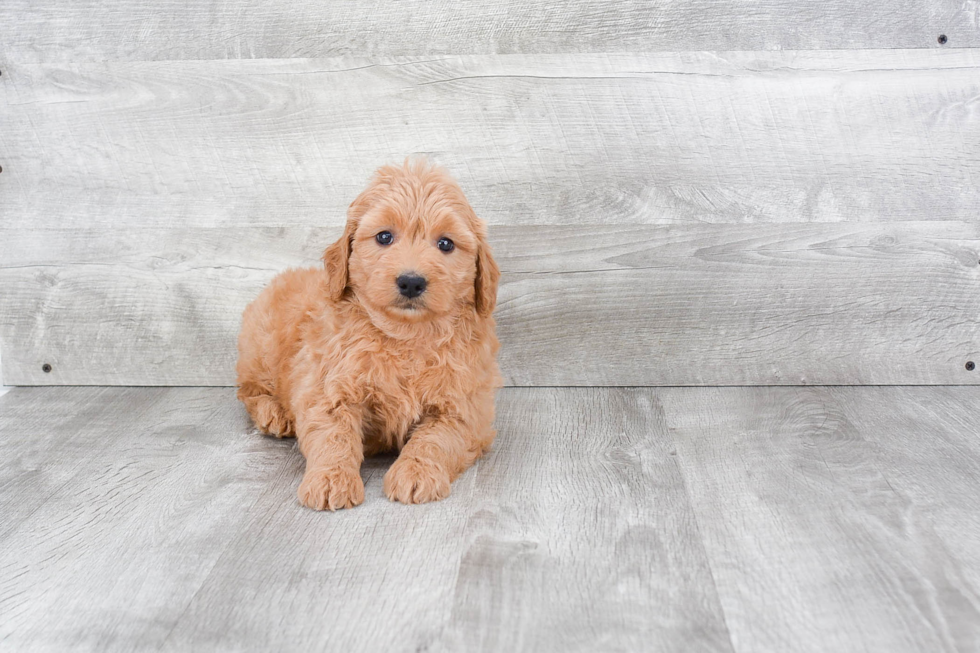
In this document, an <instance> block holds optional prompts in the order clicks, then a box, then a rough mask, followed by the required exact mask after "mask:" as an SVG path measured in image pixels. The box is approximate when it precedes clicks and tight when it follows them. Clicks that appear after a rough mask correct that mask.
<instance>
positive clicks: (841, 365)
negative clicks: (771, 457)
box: [0, 221, 980, 386]
mask: <svg viewBox="0 0 980 653" xmlns="http://www.w3.org/2000/svg"><path fill="white" fill-rule="evenodd" d="M338 235H339V231H338V230H337V229H335V228H324V229H309V228H300V227H290V228H286V227H282V228H277V229H273V228H235V229H231V228H229V229H225V228H216V229H185V230H179V231H178V230H169V229H127V230H121V231H109V232H106V231H103V230H98V229H87V230H74V229H64V230H35V231H25V230H6V231H3V232H0V237H2V238H3V239H4V242H5V244H6V251H7V252H9V253H8V254H7V261H9V262H8V263H7V264H5V265H3V266H0V287H3V288H4V289H5V292H4V293H2V294H0V338H2V340H3V342H4V343H13V344H12V345H8V346H5V349H4V356H3V365H4V370H3V371H4V378H5V379H6V380H7V382H8V383H12V384H120V385H134V384H135V385H195V384H197V385H212V384H216V385H225V384H232V383H234V363H235V358H236V350H235V343H236V338H237V333H238V328H239V324H240V316H241V311H242V310H243V309H244V307H245V305H246V304H247V303H248V302H249V301H251V299H252V298H254V297H255V296H256V295H257V294H258V292H259V291H260V290H261V288H262V287H263V286H264V285H265V284H266V283H267V282H268V281H269V279H271V278H272V277H273V276H274V275H275V274H276V273H277V272H278V271H281V270H282V269H285V268H286V267H289V266H297V265H304V264H314V263H315V262H316V259H317V258H318V257H319V255H320V252H321V251H322V248H323V247H325V246H326V245H327V244H328V243H329V242H331V241H332V240H333V239H334V238H336V237H337V236H338ZM491 240H492V243H493V245H494V248H495V252H496V257H497V260H498V262H499V264H500V266H501V268H502V270H503V279H502V283H501V287H500V292H499V303H498V308H497V312H496V316H497V321H498V332H499V335H500V338H501V341H502V350H501V354H500V360H501V365H502V368H503V372H504V376H505V378H506V380H507V383H508V384H511V385H522V386H524V385H528V386H531V385H702V384H705V385H743V384H748V385H753V384H791V385H792V384H941V383H967V384H972V383H980V377H978V374H977V372H969V371H967V369H966V367H965V363H966V361H968V360H980V337H978V333H980V332H978V329H977V324H976V316H977V315H978V314H980V293H978V292H977V288H978V284H980V265H978V262H980V225H978V224H977V223H975V222H939V221H933V222H898V223H894V224H877V223H853V224H809V225H800V224H775V225H700V226H695V225H673V226H649V225H634V226H625V225H612V226H591V227H582V226H578V227H576V226H551V227H546V226H535V227H521V226H509V227H507V226H498V227H494V228H492V229H491ZM44 364H49V365H51V366H52V370H51V371H50V372H49V373H45V372H43V371H42V365H44Z"/></svg>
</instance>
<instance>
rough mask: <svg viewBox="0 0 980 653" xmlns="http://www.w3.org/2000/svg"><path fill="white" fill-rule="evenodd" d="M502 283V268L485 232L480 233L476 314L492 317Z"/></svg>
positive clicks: (477, 252)
mask: <svg viewBox="0 0 980 653" xmlns="http://www.w3.org/2000/svg"><path fill="white" fill-rule="evenodd" d="M499 281H500V268H499V267H497V262H496V261H494V260H493V254H492V253H491V251H490V245H489V244H488V243H487V236H486V233H485V231H483V230H481V233H479V244H478V246H477V251H476V280H475V282H474V284H475V286H476V288H475V290H476V294H475V295H474V299H475V302H476V312H477V314H478V315H480V316H482V317H490V315H492V314H493V309H494V308H496V307H497V284H498V282H499Z"/></svg>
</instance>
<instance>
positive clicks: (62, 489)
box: [0, 387, 980, 653]
mask: <svg viewBox="0 0 980 653" xmlns="http://www.w3.org/2000/svg"><path fill="white" fill-rule="evenodd" d="M140 394H142V395H143V396H142V397H140V396H139V395H140ZM978 401H980V389H978V388H975V387H956V388H946V387H944V388H929V387H903V388H887V387H863V388H666V389H649V388H646V389H623V388H616V389H596V388H533V389H524V388H512V389H505V390H503V391H501V393H500V395H499V397H498V419H497V428H498V432H499V434H498V438H497V441H496V443H495V445H494V449H493V451H492V452H491V453H490V454H489V455H488V456H487V457H485V458H484V459H482V460H481V461H479V462H478V463H477V465H476V466H475V467H474V468H473V469H472V470H470V471H469V472H467V473H466V474H465V475H464V476H463V477H462V478H461V479H459V481H457V483H456V484H455V485H454V487H453V494H452V495H451V496H450V497H449V498H448V499H447V500H446V501H443V502H440V503H436V504H429V505H425V506H403V505H400V504H393V503H390V502H388V501H387V500H386V499H385V498H384V496H383V494H382V491H381V478H382V475H383V473H384V471H385V470H386V469H387V467H388V465H389V464H390V463H391V458H390V457H382V458H377V459H372V460H370V461H368V462H367V463H366V465H365V468H364V470H363V473H362V475H363V476H364V478H365V483H366V501H365V503H364V505H362V506H360V507H358V508H356V509H354V510H351V511H346V512H341V513H314V512H312V511H308V510H305V509H302V508H301V507H299V505H298V504H297V502H296V499H295V487H296V484H297V483H298V482H299V479H300V476H301V473H302V459H301V457H300V455H299V453H298V452H297V451H296V450H295V448H294V446H293V444H292V443H291V442H290V441H278V440H274V439H270V438H264V437H261V436H258V435H256V434H255V433H254V431H253V429H251V427H250V426H249V425H248V424H247V422H246V417H245V415H244V411H243V410H242V409H241V408H240V406H239V405H238V404H237V402H236V401H235V399H234V397H233V393H232V391H231V390H229V389H202V388H175V389H165V390H163V389H118V388H117V389H100V388H34V389H26V388H17V389H15V390H13V391H12V392H11V393H9V394H7V395H5V396H4V397H3V398H2V399H0V416H2V417H0V427H2V430H0V459H3V460H21V459H24V458H25V457H30V458H31V459H32V460H34V461H35V464H37V465H38V466H42V467H52V468H57V469H64V468H66V465H75V466H76V471H75V473H74V474H72V475H71V476H70V478H68V479H67V480H66V481H65V482H64V483H62V484H60V485H58V486H57V487H54V488H53V492H52V493H51V494H50V495H49V496H48V497H47V498H46V499H45V500H43V501H42V502H41V503H40V504H38V505H37V506H36V507H35V509H33V510H32V511H31V513H30V514H29V515H27V516H26V518H25V519H24V520H23V521H22V522H21V523H19V524H18V525H17V526H16V527H14V528H13V529H12V530H11V531H10V532H8V534H7V535H6V536H5V537H4V539H3V546H2V547H0V614H3V615H4V619H2V620H0V637H3V640H2V641H3V645H4V647H9V648H11V649H13V650H65V649H71V650H99V651H114V650H134V649H141V650H147V649H158V650H190V649H193V650H214V651H232V650H234V651H253V650H254V651H268V650H299V649H309V648H318V647H323V646H325V645H328V646H329V647H330V648H331V649H334V648H336V649H337V650H391V651H417V650H429V651H449V650H462V649H465V650H477V651H542V652H550V651H569V650H572V651H579V650H580V651H592V650H639V649H643V650H646V649H651V650H692V651H734V652H736V653H742V652H746V653H747V652H750V651H759V650H794V651H809V650H814V651H825V650H828V649H832V650H835V651H865V650H888V651H894V652H896V653H905V652H911V651H922V652H924V653H925V652H928V653H935V652H937V651H951V652H952V651H973V650H976V648H977V646H978V645H980V563H978V560H980V517H978V515H977V512H976V510H975V509H974V506H973V503H975V502H974V501H973V499H974V498H975V497H976V496H977V494H978V493H980V441H978V440H977V438H976V435H975V434H976V428H975V417H974V415H975V412H976V410H975V408H976V405H977V403H978ZM127 404H128V405H132V406H140V407H141V408H140V409H139V410H137V411H132V410H127V409H126V407H125V406H126V405H127ZM42 406H51V407H55V408H56V409H55V410H54V411H52V412H51V413H50V416H49V418H47V419H46V418H45V413H44V411H43V410H40V408H41V407H42ZM70 406H74V407H75V408H76V410H78V411H79V412H80V415H82V414H87V415H95V414H98V413H99V412H101V413H102V414H104V421H102V422H101V423H97V422H95V421H91V420H89V419H80V420H79V421H78V424H79V425H80V426H76V424H75V423H74V422H73V421H72V420H71V419H70V415H71V410H70V408H69V407H70ZM17 415H22V416H23V417H22V418H21V419H20V420H18V418H17V417H16V416H17ZM38 431H45V432H50V437H51V438H54V437H56V436H57V435H60V436H62V437H64V438H66V439H69V438H73V437H74V438H76V439H77V441H78V442H83V441H85V442H87V443H88V444H89V446H90V448H91V450H92V452H93V453H95V452H96V451H97V455H95V456H89V457H88V458H87V460H86V461H84V462H80V463H75V462H69V461H67V460H65V459H66V458H71V457H73V456H74V452H73V451H72V450H70V449H64V448H62V449H59V448H57V447H48V446H46V443H44V442H38V441H35V439H34V434H35V433H37V432H38ZM123 432H125V433H127V434H128V435H127V436H125V437H120V436H119V435H118V434H119V433H123ZM100 445H101V449H100V448H99V446H100ZM4 490H5V491H4V493H3V494H0V497H2V498H3V499H4V500H5V501H7V500H8V497H9V503H10V504H11V505H13V504H15V503H16V502H17V500H18V499H19V500H24V501H32V500H34V497H33V496H32V490H33V486H32V484H31V483H27V482H22V483H14V484H10V485H5V486H4Z"/></svg>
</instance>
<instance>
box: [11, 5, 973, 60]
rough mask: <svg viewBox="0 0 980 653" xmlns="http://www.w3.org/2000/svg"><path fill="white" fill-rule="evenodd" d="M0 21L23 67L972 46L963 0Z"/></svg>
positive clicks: (266, 10)
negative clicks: (173, 61) (347, 57)
mask: <svg viewBox="0 0 980 653" xmlns="http://www.w3.org/2000/svg"><path fill="white" fill-rule="evenodd" d="M0 25H2V26H3V38H0V60H2V59H7V60H8V61H11V62H28V63H46V62H76V61H118V60H164V59H225V58H228V59H239V58H244V59H251V58H286V57H323V56H336V55H345V54H353V55H362V56H390V55H436V54H509V53H556V52H642V51H691V50H789V49H801V50H816V49H845V48H850V49H854V48H929V47H933V48H938V47H940V44H939V42H938V37H939V35H940V34H944V35H946V36H947V41H946V43H945V46H944V47H947V48H952V47H960V48H963V47H977V46H978V45H980V30H978V18H977V14H976V10H975V8H972V5H971V4H970V3H963V2H961V1H959V0H893V1H892V2H889V4H888V5H887V9H886V8H884V7H883V6H881V5H876V4H874V3H867V2H860V1H858V0H806V1H802V2H786V1H785V0H762V1H752V0H736V1H730V2H721V3H720V2H711V0H693V1H690V2H643V3H636V2H628V1H627V0H568V1H567V2H560V3H556V2H549V1H548V0H533V1H530V2H528V1H520V0H501V1H500V2H495V3H490V4H487V3H482V2H479V1H478V0H456V1H455V2H448V1H447V0H442V1H441V2H427V3H422V4H415V3H398V2H379V1H375V2H358V1H355V0H331V1H330V2H315V1H314V0H299V1H297V2H294V3H292V4H290V5H289V8H288V11H287V10H283V11H279V10H272V8H271V6H270V5H268V4H263V3H260V2H257V1H256V0H203V1H195V0H178V1H175V2H171V3H169V4H167V5H147V4H145V3H141V2H139V1H138V0H113V2H99V1H96V0H81V1H78V2H72V3H70V4H68V5H57V6H55V5H45V4H43V3H37V2H32V1H31V0H7V1H6V2H4V3H3V5H2V6H0Z"/></svg>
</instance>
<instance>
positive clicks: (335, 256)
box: [323, 189, 370, 302]
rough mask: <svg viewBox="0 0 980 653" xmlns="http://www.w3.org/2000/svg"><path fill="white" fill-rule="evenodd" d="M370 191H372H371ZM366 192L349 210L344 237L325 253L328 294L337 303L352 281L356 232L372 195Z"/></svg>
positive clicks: (359, 196)
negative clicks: (352, 256)
mask: <svg viewBox="0 0 980 653" xmlns="http://www.w3.org/2000/svg"><path fill="white" fill-rule="evenodd" d="M369 190H370V189H369ZM369 190H368V191H364V192H363V193H361V194H360V195H358V197H357V199H355V200H354V201H353V202H351V205H350V206H349V207H348V208H347V224H346V225H345V226H344V235H342V236H341V237H340V238H339V239H337V242H335V243H334V244H333V245H330V247H327V249H326V250H325V251H324V252H323V266H324V267H325V268H326V269H327V292H329V293H330V299H332V300H333V301H335V302H337V301H340V300H341V298H342V297H343V296H344V290H346V289H347V283H348V282H349V281H350V274H349V269H350V256H351V251H352V250H353V249H354V232H356V231H357V225H358V223H359V222H360V221H361V216H363V215H364V213H365V212H367V209H368V205H369V203H370V193H369Z"/></svg>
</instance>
